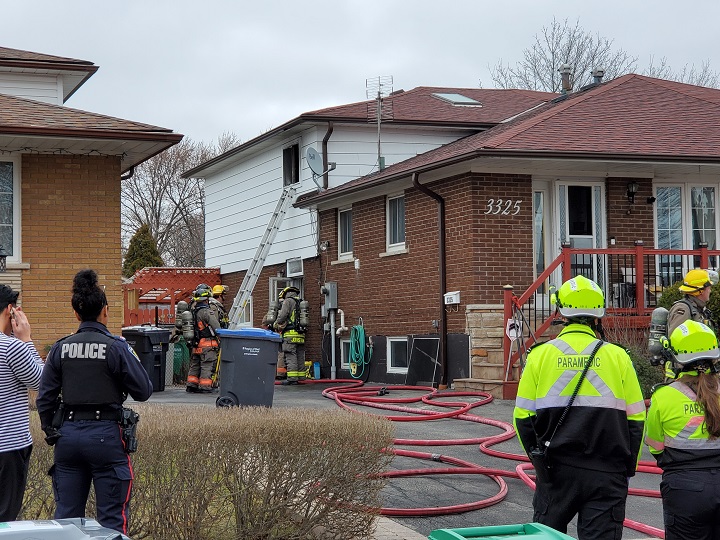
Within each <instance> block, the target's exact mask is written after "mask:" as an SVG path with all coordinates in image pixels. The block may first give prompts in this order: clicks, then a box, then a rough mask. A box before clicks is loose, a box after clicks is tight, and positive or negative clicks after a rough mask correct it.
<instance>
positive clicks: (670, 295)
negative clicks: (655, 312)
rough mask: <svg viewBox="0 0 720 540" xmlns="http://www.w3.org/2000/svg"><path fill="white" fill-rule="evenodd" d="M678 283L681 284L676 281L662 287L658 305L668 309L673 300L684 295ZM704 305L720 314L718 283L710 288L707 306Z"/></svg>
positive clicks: (679, 298) (719, 288)
mask: <svg viewBox="0 0 720 540" xmlns="http://www.w3.org/2000/svg"><path fill="white" fill-rule="evenodd" d="M680 285H682V281H678V282H677V283H675V284H673V285H672V286H670V287H666V288H665V289H663V293H662V296H661V297H660V301H659V302H658V305H659V306H662V307H664V308H667V309H670V307H671V306H672V305H673V304H674V303H675V302H677V301H678V300H681V299H682V298H683V297H684V296H685V293H684V292H682V291H681V290H680ZM705 307H707V308H708V309H709V310H710V311H711V312H712V313H714V314H720V285H718V286H716V287H713V288H712V289H711V290H710V300H708V303H707V306H705Z"/></svg>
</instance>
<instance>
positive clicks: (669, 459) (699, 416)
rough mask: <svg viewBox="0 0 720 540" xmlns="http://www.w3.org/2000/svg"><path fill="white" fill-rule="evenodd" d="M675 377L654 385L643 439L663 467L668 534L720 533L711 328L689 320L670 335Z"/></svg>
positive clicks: (715, 538) (719, 428)
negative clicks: (675, 371)
mask: <svg viewBox="0 0 720 540" xmlns="http://www.w3.org/2000/svg"><path fill="white" fill-rule="evenodd" d="M670 347H671V350H672V352H673V353H674V355H675V360H674V361H675V363H676V365H677V366H678V371H679V372H678V377H677V379H676V380H674V381H672V382H670V383H669V384H665V385H662V386H660V387H658V388H657V389H656V390H655V392H654V393H653V395H652V399H651V402H650V408H649V410H648V416H647V432H646V434H645V443H646V444H647V445H648V447H649V448H650V452H651V453H652V455H653V456H654V457H655V459H656V460H657V462H658V465H659V466H660V467H661V468H662V469H663V475H662V482H661V483H660V492H661V493H662V500H663V518H664V521H665V538H666V539H667V540H711V539H712V540H719V539H720V482H718V479H719V478H720V390H719V387H718V384H719V382H720V381H719V380H718V371H720V366H719V365H718V364H719V363H720V350H718V341H717V337H716V336H715V332H713V330H712V329H711V328H709V327H708V326H706V325H705V324H703V323H699V322H696V321H691V320H688V321H686V322H684V323H683V324H681V325H680V326H678V327H677V328H676V329H675V330H674V331H673V332H672V334H671V335H670Z"/></svg>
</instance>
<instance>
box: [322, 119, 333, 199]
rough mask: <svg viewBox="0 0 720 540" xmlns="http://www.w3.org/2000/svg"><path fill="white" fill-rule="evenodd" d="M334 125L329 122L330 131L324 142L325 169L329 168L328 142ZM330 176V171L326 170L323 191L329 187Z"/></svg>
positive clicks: (326, 134)
mask: <svg viewBox="0 0 720 540" xmlns="http://www.w3.org/2000/svg"><path fill="white" fill-rule="evenodd" d="M333 129H334V128H333V123H332V122H328V130H327V132H326V133H325V136H324V137H323V140H322V157H323V167H327V163H328V141H329V140H330V135H332V132H333ZM329 174H330V170H329V169H328V170H326V171H325V173H324V174H323V189H327V188H328V185H329V180H328V176H329Z"/></svg>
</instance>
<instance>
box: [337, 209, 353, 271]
mask: <svg viewBox="0 0 720 540" xmlns="http://www.w3.org/2000/svg"><path fill="white" fill-rule="evenodd" d="M352 256H353V236H352V208H341V209H339V210H338V259H351V258H352Z"/></svg>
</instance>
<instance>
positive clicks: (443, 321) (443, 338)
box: [412, 172, 448, 390]
mask: <svg viewBox="0 0 720 540" xmlns="http://www.w3.org/2000/svg"><path fill="white" fill-rule="evenodd" d="M419 177H420V174H419V173H416V172H414V173H413V174H412V182H413V185H414V186H415V187H416V188H417V189H419V190H420V191H422V192H423V193H424V194H425V195H427V196H428V197H432V198H433V199H435V200H436V201H437V203H438V256H439V259H440V268H439V272H440V295H439V302H440V328H439V329H438V331H439V334H440V346H439V347H438V353H439V357H440V358H439V359H438V360H439V361H440V383H439V386H438V388H439V389H440V390H444V389H446V388H447V381H448V374H447V312H446V311H445V289H446V288H447V285H446V281H447V279H446V278H447V268H446V261H445V199H443V198H442V197H441V196H440V195H438V194H437V193H435V192H434V191H432V190H431V189H430V188H428V187H426V186H423V185H422V184H421V183H420V178H419ZM433 382H434V381H433Z"/></svg>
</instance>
